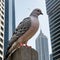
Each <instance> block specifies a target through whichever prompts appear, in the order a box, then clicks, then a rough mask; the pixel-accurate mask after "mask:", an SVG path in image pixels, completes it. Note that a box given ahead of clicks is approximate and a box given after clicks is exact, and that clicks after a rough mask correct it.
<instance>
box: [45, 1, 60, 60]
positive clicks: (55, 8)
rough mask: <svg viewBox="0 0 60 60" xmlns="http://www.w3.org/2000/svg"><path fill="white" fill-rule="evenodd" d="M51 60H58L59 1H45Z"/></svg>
mask: <svg viewBox="0 0 60 60" xmlns="http://www.w3.org/2000/svg"><path fill="white" fill-rule="evenodd" d="M46 8H47V14H48V17H49V26H50V35H51V44H52V54H53V60H60V0H46Z"/></svg>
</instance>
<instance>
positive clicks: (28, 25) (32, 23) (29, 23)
mask: <svg viewBox="0 0 60 60" xmlns="http://www.w3.org/2000/svg"><path fill="white" fill-rule="evenodd" d="M42 14H43V13H42V12H41V10H40V9H39V8H36V9H34V10H33V11H32V13H31V14H30V16H29V17H26V18H24V19H23V21H22V22H20V23H19V25H18V26H17V28H16V29H15V32H14V33H13V35H12V37H11V39H10V42H9V46H8V52H12V51H13V50H14V49H16V48H17V47H18V46H19V45H20V46H21V45H23V44H27V41H28V40H29V39H30V38H31V37H32V36H33V35H34V34H35V33H36V32H37V30H38V28H39V20H38V16H39V15H42Z"/></svg>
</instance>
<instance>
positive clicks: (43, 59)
mask: <svg viewBox="0 0 60 60" xmlns="http://www.w3.org/2000/svg"><path fill="white" fill-rule="evenodd" d="M36 50H37V51H38V60H49V52H48V39H47V37H46V36H45V35H44V34H43V33H42V31H41V32H40V34H39V36H38V37H37V39H36Z"/></svg>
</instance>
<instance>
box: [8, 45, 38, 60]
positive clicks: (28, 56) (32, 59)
mask: <svg viewBox="0 0 60 60" xmlns="http://www.w3.org/2000/svg"><path fill="white" fill-rule="evenodd" d="M8 60H38V53H37V51H35V50H34V49H32V48H30V47H25V46H23V47H20V48H18V49H17V50H16V51H15V52H14V53H12V54H11V56H9V57H8Z"/></svg>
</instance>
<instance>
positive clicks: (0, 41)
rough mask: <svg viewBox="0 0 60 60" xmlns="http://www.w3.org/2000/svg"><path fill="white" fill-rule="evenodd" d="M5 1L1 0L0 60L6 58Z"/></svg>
mask: <svg viewBox="0 0 60 60" xmlns="http://www.w3.org/2000/svg"><path fill="white" fill-rule="evenodd" d="M4 7H5V1H4V0H0V60H3V56H4V20H5V18H4V12H5V11H4V9H5V8H4Z"/></svg>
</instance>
